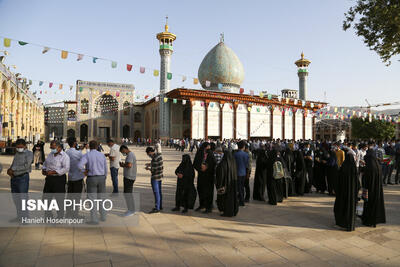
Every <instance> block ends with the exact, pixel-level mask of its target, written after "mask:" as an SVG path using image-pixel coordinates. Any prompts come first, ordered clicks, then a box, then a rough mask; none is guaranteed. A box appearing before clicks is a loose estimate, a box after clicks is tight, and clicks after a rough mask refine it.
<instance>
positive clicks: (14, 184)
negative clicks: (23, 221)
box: [10, 173, 29, 218]
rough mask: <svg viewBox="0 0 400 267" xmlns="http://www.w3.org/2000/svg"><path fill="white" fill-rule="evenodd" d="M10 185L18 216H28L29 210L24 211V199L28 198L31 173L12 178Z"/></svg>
mask: <svg viewBox="0 0 400 267" xmlns="http://www.w3.org/2000/svg"><path fill="white" fill-rule="evenodd" d="M10 185H11V193H12V197H13V201H14V204H15V208H16V209H17V217H18V218H21V217H28V211H22V199H27V198H28V190H29V173H25V174H23V175H20V176H15V177H13V178H11V180H10Z"/></svg>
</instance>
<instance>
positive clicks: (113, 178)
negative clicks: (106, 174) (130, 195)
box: [110, 167, 118, 193]
mask: <svg viewBox="0 0 400 267" xmlns="http://www.w3.org/2000/svg"><path fill="white" fill-rule="evenodd" d="M110 174H111V181H112V185H113V191H112V192H113V193H118V168H115V167H111V168H110Z"/></svg>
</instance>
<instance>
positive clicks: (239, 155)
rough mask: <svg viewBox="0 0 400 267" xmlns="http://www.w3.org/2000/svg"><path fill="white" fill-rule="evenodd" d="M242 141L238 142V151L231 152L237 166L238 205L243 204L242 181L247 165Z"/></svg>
mask: <svg viewBox="0 0 400 267" xmlns="http://www.w3.org/2000/svg"><path fill="white" fill-rule="evenodd" d="M244 147H245V144H244V141H240V142H239V144H238V151H237V152H236V153H235V154H233V157H234V158H235V161H236V168H237V176H238V177H237V186H238V192H239V206H244V183H245V179H246V174H247V172H246V168H247V166H248V165H249V155H248V154H247V153H246V152H244Z"/></svg>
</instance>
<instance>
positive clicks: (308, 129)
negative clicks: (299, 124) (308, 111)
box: [304, 115, 313, 139]
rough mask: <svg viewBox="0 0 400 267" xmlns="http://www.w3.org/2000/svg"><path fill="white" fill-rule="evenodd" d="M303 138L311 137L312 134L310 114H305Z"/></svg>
mask: <svg viewBox="0 0 400 267" xmlns="http://www.w3.org/2000/svg"><path fill="white" fill-rule="evenodd" d="M304 139H313V136H312V117H311V115H307V117H306V121H305V137H304Z"/></svg>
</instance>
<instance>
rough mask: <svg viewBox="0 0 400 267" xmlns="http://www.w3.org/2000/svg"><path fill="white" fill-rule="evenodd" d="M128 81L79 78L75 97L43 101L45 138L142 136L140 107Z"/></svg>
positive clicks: (102, 140)
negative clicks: (93, 80) (110, 81)
mask: <svg viewBox="0 0 400 267" xmlns="http://www.w3.org/2000/svg"><path fill="white" fill-rule="evenodd" d="M134 89H135V88H134V86H133V85H132V84H121V83H109V82H91V81H80V80H78V81H77V83H76V99H77V100H76V101H65V102H61V103H54V104H49V105H46V113H45V114H46V116H45V121H46V139H48V140H50V139H53V138H58V139H63V138H67V137H70V136H73V137H76V138H77V139H78V140H79V141H80V142H86V141H88V140H97V141H100V142H104V141H106V140H107V139H109V138H112V139H115V140H116V141H118V142H119V141H120V140H121V139H122V138H130V139H133V138H136V139H137V138H139V137H142V133H143V124H142V121H143V119H142V116H143V115H142V107H140V106H138V105H136V104H135V103H134V99H135V90H134Z"/></svg>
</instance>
